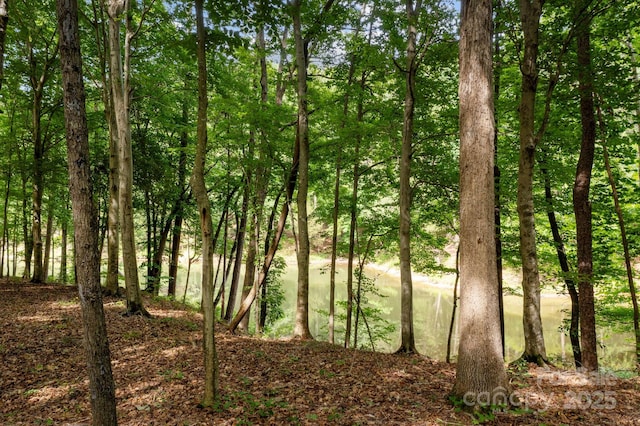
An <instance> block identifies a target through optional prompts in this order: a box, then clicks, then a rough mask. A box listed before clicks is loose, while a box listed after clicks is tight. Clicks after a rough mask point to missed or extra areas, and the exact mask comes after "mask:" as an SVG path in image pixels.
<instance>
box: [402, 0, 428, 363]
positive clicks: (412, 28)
mask: <svg viewBox="0 0 640 426" xmlns="http://www.w3.org/2000/svg"><path fill="white" fill-rule="evenodd" d="M421 4H422V2H421V1H420V0H418V2H417V4H416V5H415V6H414V2H413V0H407V1H406V11H407V21H408V23H409V30H408V40H407V64H406V66H407V69H406V70H405V73H406V83H405V98H404V119H403V127H402V148H401V153H400V256H399V257H400V294H401V312H400V329H401V332H400V336H401V342H400V349H398V351H397V352H403V353H416V352H417V350H416V344H415V337H414V331H413V281H412V278H411V152H412V149H413V115H414V110H415V94H414V93H415V88H416V72H417V70H418V58H417V55H416V39H417V34H418V30H417V24H418V17H419V16H420V8H421Z"/></svg>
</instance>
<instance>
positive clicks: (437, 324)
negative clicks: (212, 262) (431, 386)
mask: <svg viewBox="0 0 640 426" xmlns="http://www.w3.org/2000/svg"><path fill="white" fill-rule="evenodd" d="M199 269H200V268H199V265H198V264H194V265H193V266H192V270H191V276H190V279H189V282H190V283H189V292H188V298H190V299H192V300H198V301H199V299H200V297H201V293H200V289H199V283H200V270H199ZM346 271H347V265H346V264H339V265H338V267H337V274H336V301H345V300H346V277H347V272H346ZM328 272H329V262H328V261H314V262H312V264H311V266H310V284H309V309H310V315H309V327H310V330H311V332H312V334H313V335H314V336H315V337H316V338H318V339H322V340H326V339H327V334H328V331H327V323H328V320H327V315H326V312H328V310H329V273H328ZM181 273H182V276H179V277H178V289H177V295H178V298H181V297H182V294H183V291H184V284H183V283H184V278H185V276H186V272H185V271H182V272H181ZM365 275H366V276H367V277H369V278H370V279H373V280H374V281H375V286H376V288H377V290H378V292H379V293H380V294H381V295H382V296H381V297H379V296H375V295H370V296H369V303H370V305H371V306H375V307H378V308H380V310H381V316H382V318H384V319H385V320H387V321H389V322H390V323H391V324H394V325H395V326H396V327H395V328H396V330H395V332H394V333H392V334H391V335H390V336H389V343H388V344H385V343H383V342H378V343H377V344H376V350H379V351H385V352H393V351H394V350H395V349H397V348H398V347H399V345H400V331H399V330H400V278H399V276H398V275H397V274H396V272H395V271H393V270H384V269H380V268H373V267H366V268H365ZM282 280H283V290H284V293H285V302H284V305H283V310H284V312H285V314H286V315H287V317H286V318H284V319H283V320H281V321H280V322H279V323H278V326H277V327H276V334H278V333H280V334H283V335H286V334H288V333H290V332H291V330H292V329H293V318H294V317H295V300H296V293H297V267H296V262H295V258H291V259H288V267H287V269H286V271H285V273H284V274H283V276H282ZM453 282H454V277H453V275H443V276H440V277H424V276H420V275H418V274H416V275H415V276H414V283H413V284H414V289H413V293H414V295H413V297H414V300H413V307H414V330H415V339H416V346H417V349H418V351H419V352H420V353H421V354H423V355H426V356H429V357H432V358H435V359H439V360H444V359H445V357H446V349H447V337H448V332H449V324H450V321H451V310H452V306H453V304H452V300H453ZM354 291H355V282H354ZM239 303H240V301H238V305H239ZM570 307H571V304H570V300H569V297H568V296H563V295H555V294H549V295H547V294H544V295H543V296H542V301H541V310H542V312H541V313H542V322H543V330H544V337H545V344H546V348H547V355H548V356H549V357H550V358H551V360H552V361H553V362H555V363H559V362H560V361H562V362H565V363H567V364H572V363H573V357H572V352H571V343H570V341H569V338H568V336H567V335H565V334H564V333H563V332H561V331H560V327H561V325H562V323H563V319H564V318H565V317H567V316H568V311H569V309H570ZM323 311H324V312H323ZM336 311H337V313H340V312H344V311H340V308H339V307H337V308H336ZM504 311H505V312H504V316H505V346H506V359H507V361H509V362H510V361H513V360H515V359H517V358H518V357H519V356H520V355H521V354H522V348H523V347H524V337H523V328H522V298H521V297H519V296H505V300H504ZM252 319H253V318H252ZM343 329H344V325H343V323H339V321H338V320H336V339H338V333H340V338H342V335H343ZM338 330H339V331H338ZM598 340H599V344H600V348H599V354H598V355H599V359H600V364H601V366H602V367H605V368H608V369H611V370H632V369H633V366H634V363H635V354H634V350H633V334H632V333H616V332H615V331H614V330H613V329H612V328H610V327H608V326H606V325H599V326H598ZM359 343H360V344H362V345H365V346H366V347H370V346H369V342H368V338H367V336H366V329H365V328H364V326H363V325H362V326H361V328H360V331H359ZM457 343H458V327H457V322H456V323H455V324H454V337H453V347H452V357H453V358H454V359H455V356H456V353H457Z"/></svg>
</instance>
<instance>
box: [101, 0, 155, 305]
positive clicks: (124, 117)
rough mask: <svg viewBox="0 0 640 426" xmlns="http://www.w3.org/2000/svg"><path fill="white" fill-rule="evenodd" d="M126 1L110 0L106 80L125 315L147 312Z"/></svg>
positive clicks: (130, 35)
mask: <svg viewBox="0 0 640 426" xmlns="http://www.w3.org/2000/svg"><path fill="white" fill-rule="evenodd" d="M128 6H129V2H128V1H125V0H110V2H109V5H108V8H109V9H108V15H109V70H110V75H109V77H110V78H109V80H110V82H111V95H112V97H113V99H112V107H113V112H114V114H115V122H116V127H117V133H118V175H119V176H118V177H119V181H118V195H119V199H118V201H119V220H120V231H121V237H122V259H123V270H124V279H125V287H126V295H127V312H126V313H127V315H144V316H149V313H148V312H147V311H146V309H145V308H144V306H143V303H142V297H141V295H140V284H139V278H138V261H137V256H136V241H135V225H134V222H133V154H132V149H131V124H130V122H129V92H130V87H129V60H130V59H129V58H130V41H131V37H132V34H131V32H130V31H129V29H127V31H126V34H125V48H124V55H125V58H124V65H123V62H122V57H121V55H120V51H121V49H120V27H121V16H122V15H123V14H128V10H127V7H128Z"/></svg>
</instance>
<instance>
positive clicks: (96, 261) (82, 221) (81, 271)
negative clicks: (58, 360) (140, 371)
mask: <svg viewBox="0 0 640 426" xmlns="http://www.w3.org/2000/svg"><path fill="white" fill-rule="evenodd" d="M56 3H57V15H58V32H59V34H60V62H61V65H62V84H63V93H64V112H65V127H66V135H67V152H68V155H67V159H68V167H69V192H70V195H71V202H72V210H73V223H74V229H75V242H74V244H75V252H76V253H77V258H76V260H77V262H76V267H77V268H78V277H79V280H78V292H79V294H80V307H81V310H82V319H83V336H84V346H85V354H86V358H87V369H88V373H89V392H90V396H91V398H90V400H91V411H92V414H93V419H92V423H93V425H95V426H111V425H116V424H117V423H118V422H117V417H116V399H115V386H114V382H113V376H112V373H111V356H110V353H109V342H108V338H107V327H106V323H105V319H104V311H103V306H102V290H101V287H100V253H99V252H98V215H97V212H96V208H95V206H94V203H93V198H92V197H93V188H92V186H91V170H90V167H89V165H90V164H91V161H90V160H89V131H88V128H87V120H86V111H85V92H84V83H83V81H82V59H81V58H82V57H81V54H80V39H79V33H78V4H77V0H57V2H56Z"/></svg>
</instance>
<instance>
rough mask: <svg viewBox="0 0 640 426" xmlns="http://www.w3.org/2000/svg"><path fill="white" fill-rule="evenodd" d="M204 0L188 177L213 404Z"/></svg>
mask: <svg viewBox="0 0 640 426" xmlns="http://www.w3.org/2000/svg"><path fill="white" fill-rule="evenodd" d="M203 15H204V12H203V0H196V30H197V40H198V44H197V57H198V118H197V140H198V145H197V149H196V158H195V165H194V168H193V175H192V176H191V187H192V188H193V193H194V195H195V198H196V203H197V206H198V211H199V213H200V229H201V232H202V302H203V303H202V312H203V315H204V328H203V349H204V370H205V381H204V397H203V399H202V405H203V406H205V407H213V406H214V405H215V404H216V401H217V399H218V395H217V389H218V359H217V354H216V346H215V334H214V326H215V309H214V306H213V241H212V237H213V223H212V221H211V204H210V202H209V197H208V195H207V187H206V185H205V181H204V166H205V158H206V152H207V108H208V99H207V63H206V47H205V44H206V34H205V27H204V16H203Z"/></svg>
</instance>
